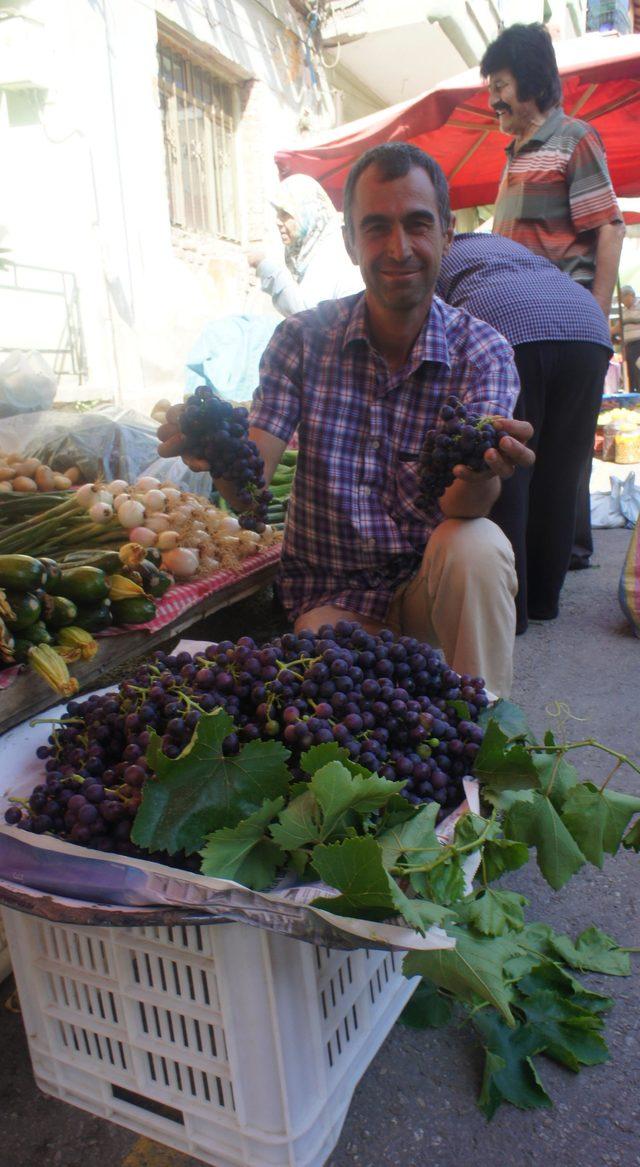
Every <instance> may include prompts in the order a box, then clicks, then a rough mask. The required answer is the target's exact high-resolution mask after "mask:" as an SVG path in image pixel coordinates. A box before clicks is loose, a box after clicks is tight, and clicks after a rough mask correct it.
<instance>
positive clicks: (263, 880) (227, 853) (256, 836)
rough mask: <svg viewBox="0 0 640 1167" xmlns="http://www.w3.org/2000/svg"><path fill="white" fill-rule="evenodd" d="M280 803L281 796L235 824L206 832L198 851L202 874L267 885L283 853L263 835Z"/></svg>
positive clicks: (283, 858) (282, 861)
mask: <svg viewBox="0 0 640 1167" xmlns="http://www.w3.org/2000/svg"><path fill="white" fill-rule="evenodd" d="M283 806H284V798H276V799H274V800H273V801H272V802H264V803H263V805H262V806H261V807H260V810H257V811H256V812H255V814H252V815H249V817H248V818H246V819H243V820H242V822H240V823H238V825H237V827H221V828H220V830H219V831H214V832H213V834H211V835H209V836H208V837H207V841H206V843H205V845H204V847H203V848H202V850H201V851H200V854H201V856H202V867H201V871H202V874H203V875H212V876H215V877H216V878H218V879H235V880H237V881H238V883H243V884H244V885H245V887H252V888H255V889H256V890H257V891H262V889H263V888H266V887H270V886H271V884H272V883H273V881H274V879H275V876H276V871H277V869H278V867H283V866H284V864H285V862H286V856H285V855H284V854H283V853H282V851H281V850H280V848H279V847H277V846H276V845H275V843H272V842H271V841H270V840H269V839H267V838H266V837H265V829H266V827H267V826H268V825H269V823H270V822H272V821H273V819H274V818H275V817H276V815H277V814H278V812H279V811H281V810H282V807H283Z"/></svg>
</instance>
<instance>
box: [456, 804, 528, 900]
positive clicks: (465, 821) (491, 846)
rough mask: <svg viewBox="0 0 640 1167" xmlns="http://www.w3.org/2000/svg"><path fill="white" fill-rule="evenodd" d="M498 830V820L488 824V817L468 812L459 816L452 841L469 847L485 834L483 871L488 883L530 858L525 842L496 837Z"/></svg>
mask: <svg viewBox="0 0 640 1167" xmlns="http://www.w3.org/2000/svg"><path fill="white" fill-rule="evenodd" d="M500 830H501V828H500V824H499V823H498V822H494V823H491V824H488V822H487V819H483V818H481V817H480V815H476V814H472V813H471V812H467V813H466V814H463V815H461V817H460V818H459V819H458V822H457V823H456V829H455V841H456V843H457V845H458V846H460V847H466V846H469V845H470V844H472V843H475V842H476V840H477V839H478V838H479V837H480V836H481V835H484V840H485V841H484V845H483V848H482V872H483V875H484V878H485V880H486V882H487V883H492V882H493V880H494V879H499V878H500V876H501V875H504V873H505V871H517V869H518V868H519V867H523V866H524V864H525V863H527V862H528V859H529V848H528V847H527V846H525V844H524V843H515V842H514V841H513V840H512V839H503V838H501V837H499V836H500Z"/></svg>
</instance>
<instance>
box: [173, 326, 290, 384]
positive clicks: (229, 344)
mask: <svg viewBox="0 0 640 1167" xmlns="http://www.w3.org/2000/svg"><path fill="white" fill-rule="evenodd" d="M280 323H282V317H281V316H278V315H276V314H275V313H269V314H268V315H265V316H222V317H220V319H219V320H211V321H210V322H209V323H208V324H206V325H205V327H204V328H203V330H202V332H201V333H200V336H199V337H198V339H197V340H196V342H195V344H194V346H193V348H192V349H191V352H190V353H189V355H188V357H187V378H186V387H187V391H188V392H189V393H193V391H194V389H197V388H198V386H199V385H210V386H211V388H212V389H215V390H216V391H217V392H218V393H219V394H220V396H221V397H223V398H224V399H225V400H226V401H236V402H241V401H251V398H252V397H253V392H254V389H255V388H256V386H257V384H258V368H259V365H260V358H261V356H262V354H263V352H264V350H265V348H266V347H267V344H268V343H269V341H270V339H271V336H272V334H273V331H274V329H275V328H276V326H277V325H278V324H280Z"/></svg>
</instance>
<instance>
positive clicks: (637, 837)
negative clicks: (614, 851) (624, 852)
mask: <svg viewBox="0 0 640 1167" xmlns="http://www.w3.org/2000/svg"><path fill="white" fill-rule="evenodd" d="M622 846H623V847H627V848H628V849H629V850H630V851H640V819H638V821H637V822H636V823H634V824H633V826H632V828H631V830H630V831H627V833H626V835H625V837H624V839H623V840H622Z"/></svg>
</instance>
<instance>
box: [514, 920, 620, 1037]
mask: <svg viewBox="0 0 640 1167" xmlns="http://www.w3.org/2000/svg"><path fill="white" fill-rule="evenodd" d="M549 931H551V929H549ZM506 967H507V968H508V969H509V971H510V970H511V962H510V961H508V962H507V966H506ZM550 989H551V990H553V991H554V992H555V993H557V994H559V995H560V996H561V997H564V998H566V999H568V1000H570V1001H572V1002H573V1004H574V1005H577V1006H578V1007H579V1008H580V1009H583V1010H584V1011H585V1012H588V1013H591V1014H593V1015H594V1016H595V1015H597V1014H600V1013H607V1012H608V1011H609V1010H610V1009H612V1008H613V999H612V998H611V997H605V996H604V995H603V994H602V993H594V992H593V991H592V990H591V989H586V988H585V986H584V985H583V984H582V983H581V982H580V981H579V980H578V979H577V977H574V976H572V975H571V973H570V972H567V970H566V969H564V968H562V967H561V966H560V965H559V964H558V963H557V962H553V961H551V960H545V961H544V962H543V963H541V964H538V965H535V966H533V967H532V968H531V969H530V970H529V971H528V972H527V975H526V976H522V977H520V979H519V980H518V992H519V993H520V994H521V995H522V996H523V997H535V996H537V994H538V993H541V992H542V993H544V992H547V991H548V990H550Z"/></svg>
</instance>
